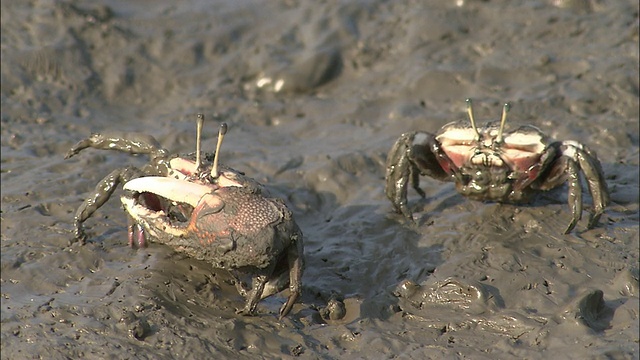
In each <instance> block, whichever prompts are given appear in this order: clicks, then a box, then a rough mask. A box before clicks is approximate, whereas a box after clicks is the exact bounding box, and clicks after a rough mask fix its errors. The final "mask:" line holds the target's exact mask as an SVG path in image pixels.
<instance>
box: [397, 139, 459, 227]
mask: <svg viewBox="0 0 640 360" xmlns="http://www.w3.org/2000/svg"><path fill="white" fill-rule="evenodd" d="M441 161H445V162H450V160H448V158H446V155H444V153H443V152H442V150H441V149H440V144H439V143H438V141H437V140H436V138H435V136H434V135H433V134H429V133H426V132H409V133H405V134H402V135H401V136H400V138H399V139H398V140H397V141H396V142H395V144H394V145H393V147H392V148H391V151H390V152H389V154H388V156H387V163H386V176H385V179H386V184H385V194H386V195H387V198H389V200H391V203H392V204H393V207H394V209H395V210H396V212H399V213H401V214H403V215H404V216H405V217H407V218H409V219H412V214H411V210H409V207H408V205H407V185H408V184H409V182H410V183H411V187H413V188H414V189H415V190H416V192H417V193H418V194H420V196H422V197H425V193H424V191H422V189H421V188H420V175H428V176H430V177H433V178H435V179H439V180H449V179H450V176H449V174H448V173H447V172H446V171H445V170H444V169H443V168H442V166H441V165H440V162H441Z"/></svg>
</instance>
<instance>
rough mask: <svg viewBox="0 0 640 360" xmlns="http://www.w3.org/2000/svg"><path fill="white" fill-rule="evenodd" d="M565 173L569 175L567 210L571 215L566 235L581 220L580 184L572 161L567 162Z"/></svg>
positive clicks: (576, 169) (575, 164)
mask: <svg viewBox="0 0 640 360" xmlns="http://www.w3.org/2000/svg"><path fill="white" fill-rule="evenodd" d="M566 172H567V174H568V175H569V179H568V183H569V208H570V209H571V215H572V218H571V222H570V223H569V226H567V229H566V230H565V231H564V233H565V234H568V233H570V232H571V231H572V230H573V228H575V227H576V224H577V223H578V221H579V220H580V219H581V218H582V184H581V183H580V174H579V172H580V170H579V168H578V164H577V163H576V162H575V161H573V159H569V160H568V161H567V170H566Z"/></svg>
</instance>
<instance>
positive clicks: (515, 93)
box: [0, 0, 640, 359]
mask: <svg viewBox="0 0 640 360" xmlns="http://www.w3.org/2000/svg"><path fill="white" fill-rule="evenodd" d="M0 13H1V19H2V35H1V36H2V38H1V39H2V53H1V55H2V67H1V74H2V86H1V93H0V95H1V104H2V178H1V179H2V214H1V216H2V223H1V229H2V242H1V246H2V248H1V250H2V276H1V278H2V279H1V283H2V319H1V324H2V332H1V335H2V348H1V354H2V358H3V359H23V358H29V359H32V358H47V359H68V358H84V359H105V358H114V359H116V358H117V359H127V358H129V359H145V358H149V359H171V358H176V359H203V358H258V357H264V358H280V357H285V358H286V357H289V356H291V357H294V356H298V357H300V358H309V359H337V358H349V359H354V358H356V359H357V358H362V359H364V358H396V357H398V358H407V359H425V358H433V359H439V358H473V359H483V358H484V359H507V358H523V359H524V358H527V359H549V358H568V359H585V358H592V359H635V358H637V356H638V354H639V352H640V351H639V343H638V341H639V331H640V330H639V329H640V326H639V323H638V321H639V319H638V316H639V311H638V305H639V291H638V253H639V250H638V248H639V244H638V236H639V234H638V218H639V217H638V203H639V199H638V198H639V197H638V176H639V171H638V163H639V161H638V157H639V155H638V154H639V153H638V132H639V125H638V124H639V121H638V119H639V110H638V109H639V81H638V76H639V75H638V61H639V60H638V59H639V55H638V54H639V51H638V3H637V1H631V0H629V1H597V0H575V1H572V0H566V1H562V0H554V1H551V0H539V1H536V0H533V1H507V0H504V1H495V0H491V1H477V0H459V1H453V0H448V1H439V0H437V1H435V0H434V1H375V0H371V1H355V0H354V1H322V2H311V1H307V2H305V1H295V0H292V1H286V0H283V1H271V2H266V1H253V0H247V1H241V2H237V1H232V0H220V1H215V2H213V3H212V2H209V1H204V0H192V1H183V2H180V4H179V5H178V4H176V3H174V2H173V1H165V2H158V1H137V2H129V1H116V0H113V1H109V0H100V1H92V2H82V1H50V0H49V1H46V0H36V1H30V2H26V1H3V2H2V5H1V12H0ZM468 97H470V98H473V99H474V104H475V112H476V118H477V119H479V121H480V122H484V121H486V120H497V119H499V116H500V110H501V105H502V104H503V103H504V102H505V101H509V102H511V104H512V108H511V112H510V114H509V120H508V122H509V123H510V124H512V125H513V126H517V125H520V124H532V125H535V126H537V127H539V128H541V129H542V130H543V131H545V132H546V133H547V134H548V135H549V136H551V137H553V138H555V139H560V140H568V139H572V140H576V141H579V142H583V143H585V144H587V145H588V146H590V147H591V148H593V149H594V150H595V151H596V152H597V153H598V157H599V159H600V161H601V162H602V167H603V169H604V172H605V174H606V181H607V183H608V186H609V189H610V192H611V204H610V206H609V207H608V208H607V209H606V213H605V214H604V215H603V217H602V219H601V220H600V223H599V225H598V226H597V227H595V228H594V229H591V230H587V229H586V218H587V215H588V214H587V213H586V210H585V214H584V215H585V216H584V217H583V219H582V221H580V222H579V223H578V226H577V227H576V230H575V231H574V232H573V233H571V234H569V235H563V234H562V232H563V230H564V229H565V227H566V225H567V224H568V223H569V221H570V219H571V212H570V210H569V208H568V205H567V191H568V190H567V187H566V186H563V187H560V188H559V189H556V190H552V191H550V192H547V193H543V194H541V195H540V196H538V197H537V198H536V199H535V200H534V201H533V203H531V204H529V205H524V206H513V205H501V204H496V203H481V202H475V201H471V200H468V199H465V198H463V197H462V196H460V195H458V194H457V193H456V191H455V188H454V186H453V184H451V183H441V182H438V181H435V180H432V179H429V178H423V179H422V182H421V185H422V188H423V189H424V190H425V192H426V198H425V199H421V198H420V197H419V196H418V195H417V194H416V193H415V192H413V191H410V193H409V195H410V196H409V201H410V206H411V208H412V210H413V211H414V212H415V218H416V221H417V226H410V225H409V224H407V223H406V222H404V221H402V218H401V217H400V216H398V215H395V214H393V213H392V212H391V204H390V203H389V201H388V200H387V199H386V197H385V195H384V190H383V189H384V162H385V158H386V154H387V152H388V151H389V149H390V148H391V146H392V144H393V143H394V141H395V140H396V139H397V138H398V137H399V135H400V134H401V133H403V132H406V131H410V130H425V131H431V132H435V131H437V130H438V129H439V128H440V127H441V126H442V125H444V124H446V123H448V122H450V121H452V120H458V119H464V118H465V102H464V99H465V98H468ZM199 112H202V113H204V114H206V116H207V118H208V119H209V120H208V122H207V124H206V126H205V134H204V147H205V149H208V151H212V150H213V149H214V147H215V140H216V127H217V124H218V122H220V121H226V122H227V123H228V124H229V133H228V136H227V137H226V139H225V142H226V143H225V144H224V146H223V150H222V152H221V156H222V161H223V162H224V163H226V164H227V165H229V166H232V167H234V168H236V169H239V170H242V171H244V172H246V173H247V175H249V176H252V177H254V178H255V179H257V180H259V181H261V182H263V183H264V184H265V185H267V186H268V187H269V189H270V190H271V192H272V193H274V194H276V195H277V196H279V197H281V198H283V199H285V201H286V202H287V204H288V205H289V207H290V209H292V211H293V212H294V214H295V217H296V219H297V222H298V224H299V225H300V227H301V228H302V230H303V232H304V234H305V245H306V248H305V256H306V261H307V268H306V272H305V274H304V278H303V281H304V284H303V296H302V299H301V300H300V301H299V302H298V303H297V304H296V305H295V306H294V308H293V311H292V313H291V314H290V315H289V316H288V317H287V318H285V319H284V320H282V321H278V319H277V311H278V308H279V307H280V305H281V304H282V303H283V302H284V300H285V298H286V292H285V293H282V294H279V295H278V296H274V297H271V298H268V299H266V300H264V301H262V302H261V303H260V305H259V307H258V315H257V316H255V317H242V316H240V315H236V314H235V309H236V308H239V307H241V306H242V304H243V299H242V297H240V295H238V293H237V292H236V290H235V288H234V287H233V286H232V285H231V284H230V282H231V280H230V278H229V276H228V274H227V273H225V272H224V271H219V270H214V269H212V268H211V266H210V265H208V264H207V263H205V262H201V261H196V260H192V259H189V258H186V257H185V256H182V255H178V254H177V253H175V252H174V251H173V250H172V249H171V248H169V247H166V246H164V245H157V244H152V245H151V246H149V247H148V248H146V249H142V250H132V249H130V248H129V247H128V246H127V233H126V218H125V216H124V214H123V212H122V210H121V206H120V204H119V201H118V199H117V198H114V199H112V201H110V202H108V203H107V204H106V205H105V206H104V207H103V208H101V209H100V210H99V211H98V212H97V213H96V214H95V215H94V216H93V217H92V218H91V219H89V220H88V221H87V223H86V228H87V232H88V235H89V240H88V241H87V244H86V245H84V246H81V245H79V244H77V243H76V244H71V245H70V240H72V238H73V226H72V222H73V216H74V212H75V210H76V208H77V207H78V206H79V205H80V203H81V202H82V200H83V199H84V198H85V197H86V196H87V194H88V193H89V192H90V191H91V190H92V189H93V187H94V186H95V184H96V183H98V181H99V180H100V179H101V178H102V177H104V176H105V175H106V174H108V173H109V172H110V171H111V170H113V169H115V168H118V167H121V166H124V165H129V164H132V165H137V166H141V165H143V164H144V163H145V161H146V159H145V158H144V157H131V156H128V155H126V154H121V153H115V152H106V151H98V150H87V151H86V152H84V153H82V154H80V155H78V156H76V157H74V158H72V159H69V160H64V159H63V158H64V154H65V153H66V152H67V150H68V149H69V148H70V147H71V146H72V145H73V144H74V143H76V142H77V141H78V140H80V139H82V138H84V137H86V136H88V135H89V134H90V133H91V132H100V131H105V130H109V129H117V130H124V131H138V132H145V133H148V134H151V135H153V136H155V137H156V138H157V139H158V140H159V141H160V142H161V143H162V144H163V145H164V146H165V147H166V148H167V149H170V150H172V151H175V152H181V153H187V152H192V151H193V150H194V133H195V130H194V123H195V114H196V113H199ZM584 200H585V203H586V204H587V205H588V206H587V209H588V208H589V207H590V205H591V197H590V195H589V194H588V192H587V191H585V195H584ZM332 296H334V297H335V296H337V297H338V298H339V299H344V301H343V304H344V305H345V313H344V317H341V318H340V316H338V315H340V314H339V312H338V313H334V314H335V316H333V319H331V318H330V317H327V315H326V313H325V312H324V311H323V310H324V308H325V306H326V305H327V302H328V301H329V300H330V298H331V297H332ZM323 315H324V317H323Z"/></svg>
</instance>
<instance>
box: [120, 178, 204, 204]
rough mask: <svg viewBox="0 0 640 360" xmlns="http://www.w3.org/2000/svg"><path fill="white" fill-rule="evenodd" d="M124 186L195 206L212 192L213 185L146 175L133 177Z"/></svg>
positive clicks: (126, 188) (127, 188)
mask: <svg viewBox="0 0 640 360" xmlns="http://www.w3.org/2000/svg"><path fill="white" fill-rule="evenodd" d="M123 188H124V189H125V190H130V191H136V192H140V193H141V192H149V193H153V194H156V195H159V196H161V197H163V198H165V199H169V200H172V201H176V202H179V203H187V204H189V205H191V206H193V207H196V205H198V203H199V202H200V199H202V197H203V196H205V195H206V194H210V193H211V187H208V186H204V185H200V184H195V183H192V182H188V181H184V180H178V179H174V178H168V177H162V176H145V177H141V178H137V179H133V180H131V181H129V182H127V183H126V184H124V186H123Z"/></svg>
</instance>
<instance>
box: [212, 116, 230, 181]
mask: <svg viewBox="0 0 640 360" xmlns="http://www.w3.org/2000/svg"><path fill="white" fill-rule="evenodd" d="M226 133H227V123H222V124H220V130H219V131H218V144H217V145H216V154H215V156H214V157H213V166H212V167H211V177H212V178H214V179H217V178H218V159H219V158H220V147H221V146H222V139H223V138H224V134H226Z"/></svg>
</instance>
